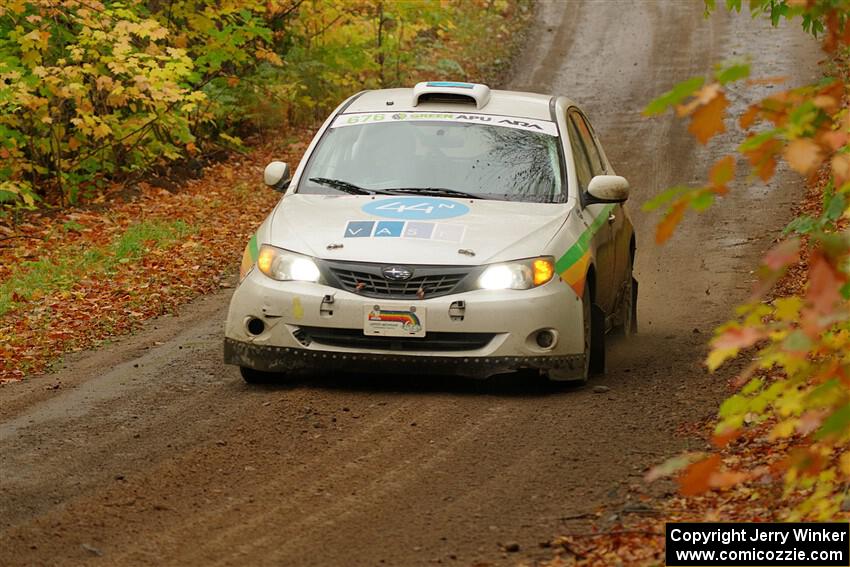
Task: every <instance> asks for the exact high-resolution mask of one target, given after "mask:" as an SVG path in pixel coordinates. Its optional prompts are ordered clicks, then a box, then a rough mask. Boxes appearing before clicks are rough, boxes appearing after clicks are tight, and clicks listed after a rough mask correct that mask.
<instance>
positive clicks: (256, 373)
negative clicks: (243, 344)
mask: <svg viewBox="0 0 850 567" xmlns="http://www.w3.org/2000/svg"><path fill="white" fill-rule="evenodd" d="M239 372H240V373H241V374H242V379H243V380H245V382H247V383H248V384H268V383H269V382H274V381H275V380H276V379H278V378H280V375H279V374H275V373H273V372H263V371H262V370H254V369H253V368H247V367H245V366H240V367H239Z"/></svg>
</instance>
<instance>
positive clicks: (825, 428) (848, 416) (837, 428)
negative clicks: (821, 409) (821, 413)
mask: <svg viewBox="0 0 850 567" xmlns="http://www.w3.org/2000/svg"><path fill="white" fill-rule="evenodd" d="M848 426H850V404H846V405H843V406H841V407H840V408H838V409H837V410H835V411H834V412H832V414H830V416H829V417H827V418H826V420H825V421H824V422H823V425H822V426H821V428H820V429H819V430H818V432H817V433H816V434H815V438H816V439H818V440H820V439H823V438H825V437H831V436H833V435H841V434H843V433H845V432H846V431H847V427H848Z"/></svg>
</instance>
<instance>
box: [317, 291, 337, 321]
mask: <svg viewBox="0 0 850 567" xmlns="http://www.w3.org/2000/svg"><path fill="white" fill-rule="evenodd" d="M333 304H334V296H333V295H331V294H327V295H325V296H324V297H323V298H322V304H321V305H320V306H319V315H321V316H322V317H330V316H332V315H333V314H334V308H333Z"/></svg>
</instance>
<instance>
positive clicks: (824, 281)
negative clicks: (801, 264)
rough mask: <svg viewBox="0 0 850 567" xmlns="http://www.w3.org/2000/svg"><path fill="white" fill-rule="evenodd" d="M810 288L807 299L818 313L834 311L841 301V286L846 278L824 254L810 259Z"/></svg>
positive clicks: (824, 313) (823, 313)
mask: <svg viewBox="0 0 850 567" xmlns="http://www.w3.org/2000/svg"><path fill="white" fill-rule="evenodd" d="M809 265H810V268H809V289H808V292H807V293H806V299H807V300H808V302H809V304H810V305H811V306H812V308H813V309H814V310H815V312H816V313H818V314H821V315H827V314H829V313H832V311H833V310H834V309H835V307H836V306H837V305H838V304H839V303H840V302H841V287H842V286H843V285H844V280H845V278H844V277H842V276H841V274H840V273H839V272H838V270H836V269H835V266H833V265H832V264H831V263H830V262H829V261H828V260H827V259H826V258H825V257H824V256H823V255H822V254H815V255H813V257H812V258H811V259H810V260H809Z"/></svg>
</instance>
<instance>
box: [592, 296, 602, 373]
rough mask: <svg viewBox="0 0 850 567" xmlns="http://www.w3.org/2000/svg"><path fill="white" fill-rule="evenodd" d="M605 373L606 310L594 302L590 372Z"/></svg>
mask: <svg viewBox="0 0 850 567" xmlns="http://www.w3.org/2000/svg"><path fill="white" fill-rule="evenodd" d="M604 373H605V311H603V310H602V308H601V307H599V306H598V305H596V304H595V303H592V304H591V305H590V357H589V360H588V374H589V375H590V376H594V375H596V374H604Z"/></svg>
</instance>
